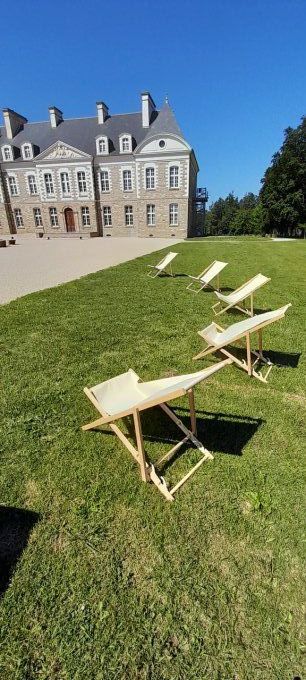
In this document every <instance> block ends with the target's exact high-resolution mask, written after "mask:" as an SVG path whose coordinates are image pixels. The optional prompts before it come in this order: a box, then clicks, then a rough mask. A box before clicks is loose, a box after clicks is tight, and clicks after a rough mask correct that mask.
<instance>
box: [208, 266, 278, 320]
mask: <svg viewBox="0 0 306 680" xmlns="http://www.w3.org/2000/svg"><path fill="white" fill-rule="evenodd" d="M268 281H271V279H268V278H267V277H266V276H264V275H263V274H256V276H254V277H253V278H252V279H250V280H249V281H246V282H245V283H243V284H242V286H240V287H239V288H236V290H234V291H233V292H232V293H229V295H223V293H219V292H218V291H215V293H216V295H217V297H218V298H219V302H216V304H215V305H213V307H212V309H213V310H214V313H215V315H216V316H219V314H223V313H224V312H226V311H227V310H228V309H231V307H236V309H239V311H240V312H244V314H248V315H249V316H253V313H254V304H253V296H254V293H255V292H256V290H258V289H259V288H261V286H264V284H265V283H268ZM247 298H250V300H251V309H250V310H249V309H246V307H240V302H243V300H246V299H247ZM222 303H224V304H225V307H224V306H222Z"/></svg>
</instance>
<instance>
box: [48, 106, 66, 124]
mask: <svg viewBox="0 0 306 680" xmlns="http://www.w3.org/2000/svg"><path fill="white" fill-rule="evenodd" d="M49 116H50V123H51V127H52V128H56V127H57V126H58V125H59V124H60V123H62V122H63V112H62V111H60V109H58V108H57V107H56V106H49Z"/></svg>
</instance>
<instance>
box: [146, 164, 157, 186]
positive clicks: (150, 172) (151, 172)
mask: <svg viewBox="0 0 306 680" xmlns="http://www.w3.org/2000/svg"><path fill="white" fill-rule="evenodd" d="M146 189H155V168H146Z"/></svg>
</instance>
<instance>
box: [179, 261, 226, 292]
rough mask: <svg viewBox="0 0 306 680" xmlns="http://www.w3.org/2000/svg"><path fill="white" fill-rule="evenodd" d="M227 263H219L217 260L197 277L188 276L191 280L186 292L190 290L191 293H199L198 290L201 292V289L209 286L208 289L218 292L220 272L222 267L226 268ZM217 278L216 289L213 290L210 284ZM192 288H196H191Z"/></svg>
mask: <svg viewBox="0 0 306 680" xmlns="http://www.w3.org/2000/svg"><path fill="white" fill-rule="evenodd" d="M227 264H228V263H227V262H220V261H219V260H214V262H212V263H211V264H210V265H209V266H208V267H206V269H204V271H203V272H201V274H199V276H190V275H189V278H190V279H193V281H191V282H190V283H189V284H188V286H187V290H191V291H192V292H193V293H199V292H200V290H203V288H206V287H207V286H209V288H212V290H220V272H221V271H222V269H224V267H226V266H227ZM216 277H217V289H215V288H214V286H213V285H212V284H211V282H212V281H213V279H215V278H216ZM193 286H196V287H195V288H193Z"/></svg>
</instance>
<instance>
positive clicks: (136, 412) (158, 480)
mask: <svg viewBox="0 0 306 680" xmlns="http://www.w3.org/2000/svg"><path fill="white" fill-rule="evenodd" d="M220 363H222V364H223V365H224V366H225V365H226V364H230V363H231V361H230V360H229V359H226V360H224V361H223V362H220ZM84 392H85V394H86V396H87V397H88V399H89V400H90V401H91V403H92V404H93V405H94V406H95V408H96V409H97V411H99V413H100V414H101V416H102V417H100V418H98V419H97V420H94V421H93V422H91V423H88V424H86V425H83V426H82V430H83V431H86V430H94V429H96V428H98V427H100V426H101V425H109V426H110V428H111V430H112V431H113V432H114V433H115V434H116V435H117V437H118V438H119V439H120V441H121V442H122V443H123V444H124V445H125V446H126V448H127V449H128V451H129V452H130V453H131V454H132V456H133V458H134V459H135V460H136V462H137V463H138V465H139V468H140V476H141V479H142V481H143V482H153V484H155V486H156V487H157V489H158V490H159V491H160V493H161V494H162V495H163V496H164V498H166V499H167V500H168V501H173V500H174V494H175V493H176V492H177V491H178V489H180V487H181V486H182V485H183V484H185V482H186V481H187V479H189V477H191V476H192V475H193V474H194V473H195V472H196V470H198V468H199V467H200V466H201V465H202V464H203V463H204V462H205V461H208V460H213V458H214V457H213V455H212V453H210V451H208V450H207V449H206V448H205V447H204V446H203V444H202V443H201V442H200V441H199V440H198V439H197V425H196V414H195V404H194V388H193V387H192V388H190V389H189V390H184V389H178V390H175V391H174V392H172V394H171V395H169V396H168V401H169V400H170V401H171V400H173V399H177V398H178V397H181V396H184V395H186V394H188V399H189V413H190V423H191V429H190V430H189V429H188V428H187V427H186V426H185V425H184V423H183V422H182V421H181V420H180V419H179V418H178V417H177V416H176V415H175V413H174V412H173V410H172V409H171V408H170V407H169V405H168V403H167V402H164V403H160V401H159V400H158V401H157V400H156V399H152V400H151V401H150V402H146V405H145V406H143V408H133V409H129V410H127V411H121V412H120V413H116V414H115V415H113V416H110V415H108V414H107V413H106V412H105V411H103V409H102V408H101V404H100V403H99V402H98V400H97V399H96V398H95V396H94V394H93V393H92V391H91V390H90V389H89V388H88V387H85V388H84ZM140 406H141V405H140ZM154 406H159V407H160V408H161V409H162V410H163V411H164V413H166V414H167V416H168V417H169V418H170V419H171V420H173V422H174V423H175V424H176V425H177V427H178V428H179V429H180V430H181V431H182V432H183V434H184V435H185V436H184V438H183V439H182V440H180V441H179V442H177V443H176V444H175V445H174V446H173V447H172V448H171V449H170V450H169V451H168V452H167V453H166V454H164V455H163V456H162V457H161V458H160V459H159V460H158V461H157V463H155V465H153V463H151V462H150V461H147V459H146V455H145V450H144V442H143V434H142V427H141V420H140V413H141V411H142V410H147V409H148V408H153V407H154ZM127 416H132V417H133V421H134V428H135V438H136V447H135V446H133V444H131V442H130V441H129V439H128V438H127V437H126V435H125V434H124V433H123V432H122V431H121V430H120V428H119V427H118V425H117V424H116V422H115V421H117V420H120V419H121V418H126V417H127ZM188 441H191V443H192V444H193V445H194V446H195V447H196V448H197V449H199V451H201V453H202V454H204V455H203V457H202V458H201V459H200V460H199V461H198V462H197V463H196V465H194V466H193V467H192V468H191V470H189V472H187V474H186V475H184V477H183V478H182V479H180V480H179V481H178V482H177V483H176V484H175V485H174V486H173V487H172V488H171V489H169V487H168V485H167V483H166V481H165V479H164V478H163V477H162V475H161V474H158V473H157V472H156V469H155V468H162V467H163V465H164V464H165V463H166V462H168V461H169V460H170V459H171V458H172V457H173V456H174V454H175V453H176V452H177V451H178V450H179V449H180V448H181V447H182V446H183V445H184V444H186V443H187V442H188Z"/></svg>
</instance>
